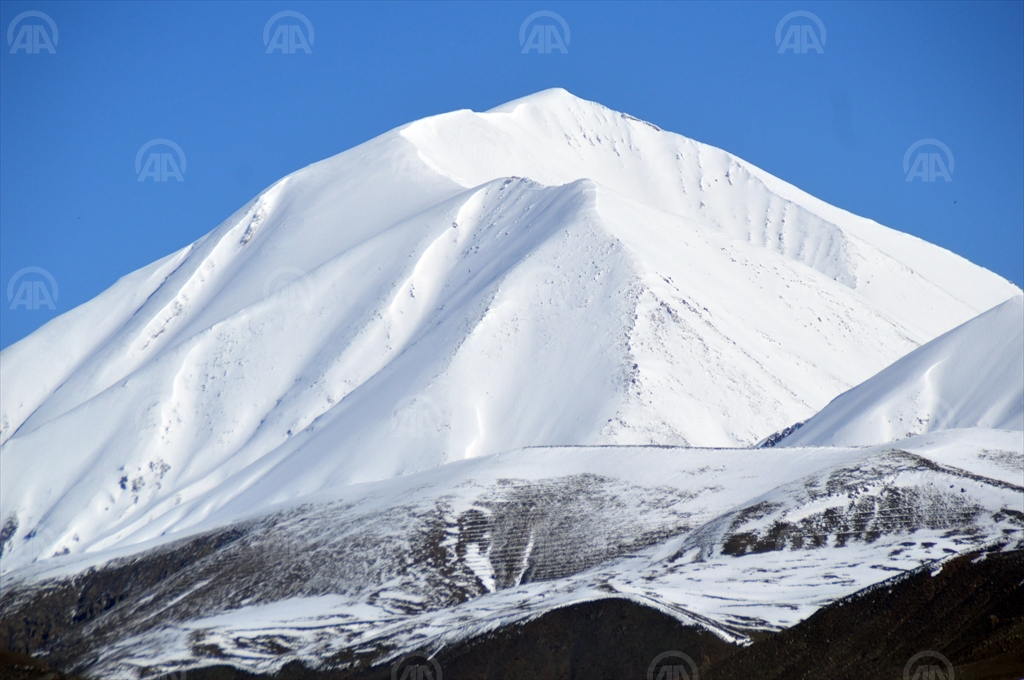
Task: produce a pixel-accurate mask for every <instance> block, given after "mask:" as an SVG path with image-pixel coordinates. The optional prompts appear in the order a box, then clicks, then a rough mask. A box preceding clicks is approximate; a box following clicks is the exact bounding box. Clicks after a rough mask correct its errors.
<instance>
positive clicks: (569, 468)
mask: <svg viewBox="0 0 1024 680" xmlns="http://www.w3.org/2000/svg"><path fill="white" fill-rule="evenodd" d="M1017 434H1018V433H1014V432H1006V431H993V430H983V429H977V428H976V429H971V430H951V431H946V432H941V433H935V434H933V435H926V436H921V437H917V438H913V439H908V440H906V441H904V442H902V443H901V446H900V448H898V449H896V448H893V447H891V446H888V445H887V446H878V447H869V448H838V447H837V448H779V449H731V450H708V449H680V448H672V447H632V448H630V447H564V448H555V449H550V448H536V449H526V450H519V451H513V452H507V453H503V454H494V455H491V456H485V457H479V458H475V459H472V460H466V461H460V462H456V463H452V464H450V465H448V466H445V467H443V468H436V469H434V470H429V471H425V472H422V473H418V474H413V475H406V476H403V477H399V478H394V479H390V480H385V481H382V482H375V483H370V484H363V485H356V486H352V487H348V488H347V489H345V490H343V491H341V492H339V493H337V494H327V495H321V496H319V497H307V498H305V499H303V500H302V501H295V502H292V503H288V504H285V505H283V506H279V507H277V508H274V509H273V511H272V512H271V513H269V514H267V515H262V516H254V517H246V518H244V519H243V520H242V521H240V522H238V523H234V524H229V525H222V524H220V523H219V522H217V521H215V520H214V521H211V522H210V526H208V527H206V528H205V530H204V531H202V532H200V533H197V534H195V535H193V536H192V537H190V538H189V539H184V540H181V541H178V542H176V543H173V544H170V545H164V546H159V545H157V547H155V548H154V549H153V550H152V551H147V552H136V553H134V554H129V553H130V551H128V550H127V549H121V550H115V551H111V552H108V553H105V554H102V553H89V554H85V555H65V556H60V557H55V558H52V559H48V560H41V561H40V562H38V563H36V564H35V565H33V566H32V567H30V568H28V569H26V570H22V571H21V572H20V575H18V576H16V577H12V576H11V575H8V576H7V577H5V579H4V582H3V586H4V588H3V593H4V595H3V598H2V599H0V611H3V612H5V613H6V615H7V616H8V617H13V618H14V619H15V620H18V621H20V620H21V618H22V614H21V612H22V609H21V608H22V607H23V606H26V602H28V603H29V605H28V606H32V605H31V601H32V600H31V598H33V597H35V598H42V599H41V600H37V601H36V603H35V605H34V607H35V609H34V610H33V611H45V612H47V617H48V620H51V621H52V620H53V618H52V617H57V619H59V618H60V617H61V616H67V617H69V618H71V617H81V616H83V614H82V612H85V611H87V610H89V608H90V606H91V605H90V603H91V602H92V601H93V600H94V599H96V600H98V601H101V602H107V601H108V600H109V601H116V605H114V606H109V605H107V606H105V607H97V608H96V612H97V613H96V614H94V615H92V616H88V617H86V623H81V624H79V626H78V628H77V629H76V630H75V631H74V632H73V633H72V634H70V635H66V636H62V637H58V636H52V637H51V640H50V642H49V643H48V644H47V645H46V646H45V649H44V650H40V651H45V652H47V654H48V656H47V658H49V659H61V660H62V661H61V663H62V665H67V664H70V665H71V666H73V667H74V668H76V669H77V670H80V671H82V672H85V673H87V674H89V675H90V676H92V677H104V678H134V677H138V676H144V675H145V674H144V673H141V672H139V669H149V673H148V674H149V675H152V674H154V673H159V672H164V671H170V670H181V669H182V668H193V667H196V666H202V665H207V664H223V663H230V664H232V665H236V666H237V667H240V668H243V669H246V670H249V671H258V672H266V671H271V670H275V669H279V668H281V667H282V666H283V665H284V664H286V663H288V662H290V661H294V660H297V659H298V660H302V661H304V662H305V663H307V664H309V665H314V666H321V665H322V664H326V665H327V666H328V667H332V666H334V667H337V666H344V664H346V663H349V662H350V661H351V660H352V659H356V658H363V659H377V660H380V659H383V658H388V657H392V658H393V657H396V656H399V655H401V654H403V653H405V652H408V651H411V650H412V649H416V648H426V649H432V650H436V649H438V648H439V647H441V646H443V645H445V644H451V643H453V642H456V641H458V640H463V639H466V638H468V637H472V636H473V635H476V634H480V633H482V632H485V631H487V630H489V629H493V628H495V627H497V626H500V625H504V624H508V623H511V622H515V621H523V620H525V619H528V618H531V617H534V616H538V615H540V614H542V613H544V612H545V611H549V610H550V609H551V608H553V607H557V606H561V605H564V604H569V603H573V602H580V601H585V600H592V599H596V598H604V597H627V598H630V599H633V600H635V601H637V602H640V603H643V604H646V605H649V606H654V607H657V608H659V609H661V610H662V611H665V612H666V613H668V614H670V615H671V616H674V617H676V618H677V619H679V620H680V621H682V622H684V623H686V624H689V625H699V626H703V627H705V628H708V629H709V630H712V631H714V632H715V633H716V634H718V635H720V636H721V637H723V638H725V639H727V640H730V641H733V642H736V641H743V640H744V639H746V637H747V636H748V634H749V633H750V631H751V629H760V630H764V629H768V630H773V629H778V628H781V627H786V626H790V625H793V624H795V623H797V622H798V621H800V620H802V619H804V618H806V617H807V616H809V615H810V614H812V613H813V612H814V611H816V610H817V609H818V608H819V607H820V606H822V605H824V604H826V603H828V602H831V601H833V600H835V599H837V598H839V597H842V596H845V595H848V594H849V593H851V592H854V591H856V590H859V589H861V588H863V587H866V586H868V585H870V584H873V583H876V582H878V581H881V580H883V579H886V578H888V577H889V576H891V575H893V574H894V573H898V572H900V571H903V570H907V569H913V568H916V567H918V566H920V565H921V564H922V563H928V562H930V561H933V560H939V559H942V558H944V557H946V556H949V555H953V554H959V553H962V552H965V551H970V550H975V549H978V548H980V547H983V546H990V547H999V546H1001V547H1003V548H1021V547H1024V514H1022V513H1021V512H1020V499H1021V497H1022V494H1024V486H1022V478H1021V476H1022V474H1024V443H1022V442H1021V439H1020V437H1019V436H1017ZM200 528H201V529H202V527H200ZM158 543H159V541H155V542H154V543H153V545H156V544H158ZM143 547H145V546H143ZM119 553H120V554H121V555H123V556H122V557H120V558H118V557H117V556H118V554H119ZM111 558H116V559H114V560H113V561H111V562H107V561H108V560H110V559H111ZM104 562H107V564H106V565H105V566H100V565H102V564H103V563H104ZM92 566H98V567H99V570H98V571H95V572H91V571H89V567H92ZM83 574H85V576H84V577H83ZM47 597H49V598H52V601H47V600H46V599H45V598H47ZM25 598H27V600H26V599H25ZM61 602H64V603H71V604H72V605H73V606H70V607H68V606H63V607H62V606H59V604H58V603H61ZM53 612H57V613H54V614H51V613H53ZM34 617H35V615H34V614H33V615H29V616H28V617H27V620H35V618H34ZM0 623H3V620H2V617H0Z"/></svg>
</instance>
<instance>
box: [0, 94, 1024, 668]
mask: <svg viewBox="0 0 1024 680" xmlns="http://www.w3.org/2000/svg"><path fill="white" fill-rule="evenodd" d="M1019 295H1020V289H1018V288H1016V287H1015V286H1013V285H1012V284H1010V283H1009V282H1007V281H1005V280H1003V279H1001V278H999V277H998V276H996V275H994V274H992V273H991V272H988V271H986V270H984V269H981V268H979V267H977V266H975V265H972V264H971V263H969V262H967V261H966V260H964V259H962V258H960V257H958V256H956V255H954V254H952V253H950V252H948V251H945V250H942V249H940V248H938V247H936V246H933V245H931V244H928V243H925V242H923V241H921V240H919V239H916V238H913V237H911V236H908V235H906V234H901V233H899V232H896V231H893V230H891V229H888V228H886V227H883V226H881V225H878V224H876V223H874V222H871V221H869V220H865V219H863V218H859V217H856V216H854V215H851V214H849V213H847V212H844V211H842V210H839V209H837V208H834V207H832V206H829V205H827V204H825V203H823V202H821V201H819V200H817V199H815V198H813V197H811V196H808V195H807V194H805V193H803V192H801V191H799V190H798V189H796V188H794V187H792V186H790V185H787V184H786V183H784V182H782V181H781V180H779V179H777V178H774V177H772V176H770V175H768V174H767V173H765V172H764V171H762V170H760V169H758V168H756V167H754V166H752V165H750V164H749V163H746V162H744V161H742V160H740V159H738V158H736V157H734V156H731V155H730V154H728V153H726V152H724V151H721V150H718V149H714V148H712V147H708V146H706V145H703V144H700V143H698V142H694V141H692V140H689V139H686V138H685V137H681V136H679V135H675V134H672V133H668V132H665V131H662V130H660V129H658V128H657V127H655V126H653V125H651V124H649V123H645V122H643V121H639V120H637V119H635V118H632V117H630V116H627V115H625V114H620V113H616V112H614V111H611V110H609V109H607V108H605V107H602V106H600V105H598V104H595V103H592V102H586V101H583V100H580V99H578V98H576V97H573V96H572V95H570V94H568V93H567V92H565V91H562V90H550V91H545V92H541V93H539V94H536V95H533V96H531V97H527V98H525V99H521V100H517V101H515V102H511V103H509V104H506V105H504V106H501V107H499V108H497V109H493V110H492V111H489V112H487V113H474V112H470V111H459V112H455V113H450V114H445V115H440V116H435V117H432V118H427V119H424V120H421V121H417V122H415V123H411V124H409V125H406V126H404V127H402V128H399V129H396V130H394V131H391V132H389V133H386V134H384V135H382V136H380V137H378V138H376V139H374V140H371V141H369V142H367V143H365V144H363V145H361V146H358V147H356V148H354V149H351V150H349V151H347V152H345V153H342V154H339V155H338V156H335V157H333V158H330V159H328V160H325V161H322V162H320V163H316V164H314V165H312V166H309V167H308V168H305V169H303V170H300V171H298V172H296V173H294V174H292V175H289V176H288V177H286V178H284V179H282V180H280V181H279V182H277V183H276V184H274V185H273V186H271V187H270V188H268V189H267V190H266V191H264V192H263V193H261V194H260V195H259V196H257V197H256V198H255V199H254V200H253V201H252V202H250V203H249V204H247V205H246V206H243V207H242V208H241V209H240V210H239V211H238V212H237V213H235V214H234V215H232V216H231V217H230V218H228V220H226V221H225V222H224V223H223V224H221V225H220V226H218V227H217V228H216V229H214V230H213V231H212V232H210V233H209V234H207V235H206V236H205V237H203V238H202V239H199V240H198V241H196V242H195V243H193V244H191V245H189V246H188V247H186V248H184V249H182V250H181V251H179V252H177V253H174V254H172V255H170V256H168V257H166V258H164V259H163V260H160V261H158V262H155V263H153V264H151V265H149V266H148V267H145V268H143V269H141V270H139V271H137V272H134V273H132V274H129V275H128V276H126V277H124V278H123V279H121V280H120V281H118V282H117V283H116V284H115V285H114V286H112V287H111V288H110V289H108V290H107V291H105V292H104V293H102V294H101V295H100V296H98V297H97V298H95V299H94V300H92V301H90V302H88V303H86V304H84V305H82V306H81V307H79V308H77V309H74V310H72V311H70V312H68V313H67V314H64V315H62V316H61V317H58V318H57V319H55V320H53V321H52V322H50V323H49V324H47V325H46V326H44V327H43V328H41V329H39V330H38V331H37V332H36V333H34V334H33V335H31V336H29V337H28V338H26V339H24V340H23V341H21V342H19V343H17V344H15V345H12V346H11V347H9V348H7V349H6V350H4V351H3V353H0V371H2V374H0V389H2V394H0V397H2V399H0V441H2V447H0V522H3V524H2V525H0V548H2V553H0V558H2V563H0V572H2V573H3V577H2V578H3V584H4V589H3V590H4V592H3V595H2V596H0V597H2V601H0V605H2V607H0V609H2V610H3V612H4V614H3V615H0V638H3V639H6V641H7V643H8V645H10V646H12V648H13V647H17V648H20V649H24V650H25V651H32V652H36V653H44V654H46V655H48V658H49V659H50V660H51V661H53V665H56V666H59V667H61V668H73V669H76V670H81V671H83V672H88V673H89V674H91V675H96V676H101V677H125V678H128V677H135V676H136V674H138V673H143V672H147V673H148V672H163V671H166V670H171V669H177V668H183V667H196V666H202V665H209V664H210V663H211V660H212V659H219V660H220V661H223V660H224V659H228V660H230V663H232V664H233V665H236V666H238V667H241V668H246V669H249V670H251V671H254V672H256V671H259V672H262V671H268V670H275V669H278V668H280V667H281V666H282V665H283V664H284V663H287V662H288V661H295V660H299V661H302V662H303V663H307V664H310V665H315V666H318V667H319V666H325V665H326V666H331V665H332V664H333V666H331V667H344V666H345V665H346V664H349V665H351V664H358V663H360V662H361V661H360V660H362V659H370V660H371V661H379V660H380V659H382V658H387V657H388V655H395V654H401V653H403V652H404V651H408V650H412V649H417V648H427V647H431V646H433V647H435V648H436V647H437V646H443V645H445V644H447V643H448V642H450V641H452V640H459V639H466V638H467V637H468V636H471V635H473V634H476V633H479V632H481V631H485V630H491V629H494V628H495V627H497V626H500V625H505V624H507V623H511V622H516V621H521V620H524V619H527V618H530V617H533V616H537V615H540V614H541V613H543V612H544V611H549V610H550V609H551V608H552V607H556V606H559V604H565V603H571V602H578V601H582V600H588V599H598V598H602V597H609V596H612V595H614V596H616V597H626V598H629V599H632V600H633V601H635V602H639V603H641V604H646V605H650V606H654V607H657V608H659V609H661V610H662V611H663V612H665V613H667V614H668V615H670V616H672V617H674V618H676V619H678V620H680V621H685V622H688V623H690V624H692V625H698V626H701V627H703V628H705V629H706V630H708V631H711V632H712V633H713V634H715V635H717V636H719V637H721V638H722V639H725V640H727V641H730V642H743V641H745V640H747V639H748V636H749V634H750V631H751V630H777V629H780V628H785V627H788V626H791V625H793V624H795V623H797V622H798V621H800V620H801V619H803V618H805V617H806V616H808V615H809V614H811V613H813V612H814V611H815V610H816V609H817V608H819V607H820V606H821V605H822V604H824V603H827V602H829V601H832V600H834V599H836V598H838V597H842V596H844V595H847V594H849V593H850V592H852V591H853V590H856V589H858V588H861V587H864V586H866V585H870V584H871V583H874V582H877V581H878V580H880V579H882V578H885V577H886V576H887V575H889V574H890V573H891V572H892V571H899V570H904V569H910V568H913V567H917V566H918V565H920V564H921V563H922V562H927V561H929V560H936V559H940V558H942V557H943V556H945V555H953V554H960V553H962V552H964V551H967V550H975V549H979V548H991V547H993V546H995V547H1021V546H1022V543H1021V541H1022V538H1021V532H1022V528H1024V515H1022V514H1021V513H1020V512H1019V508H1017V506H1019V499H1020V495H1021V493H1024V487H1021V486H1020V475H1021V472H1022V471H1024V467H1022V460H1024V442H1021V435H1020V431H1019V430H1020V429H1021V422H1020V420H1021V417H1020V415H1019V411H1020V405H1019V403H1020V402H1019V397H1018V402H1016V403H1017V405H1015V403H1014V402H1013V398H1014V397H1013V395H1014V394H1017V395H1019V394H1020V391H1019V388H1020V385H1019V382H1018V383H1014V382H1013V380H1012V376H1010V377H1009V378H1006V381H1005V384H1004V383H999V385H998V386H997V387H991V385H990V383H989V382H988V378H985V380H984V381H977V380H976V381H975V382H972V380H971V376H972V373H974V374H975V377H977V375H978V373H977V371H979V370H981V369H982V368H984V367H987V368H986V369H985V370H988V371H989V373H985V374H984V375H986V376H988V375H990V374H991V375H993V376H995V375H998V374H1000V373H1001V372H1003V373H1005V372H1006V371H1010V370H1013V367H1014V366H1020V363H1021V361H1020V358H1019V354H1017V355H1014V354H1013V352H1014V351H1019V347H1018V346H1019V344H1020V329H1019V318H1020V298H1019V297H1017V298H1016V300H1011V298H1014V297H1015V296H1019ZM1007 300H1010V302H1006V303H1005V304H1003V305H1002V306H1000V307H997V308H996V309H994V310H993V311H992V312H989V313H987V314H985V315H983V316H981V317H977V315H978V314H979V313H980V312H983V311H985V310H988V309H991V308H993V307H996V305H1000V303H1004V302H1005V301H1007ZM1015 305H1016V306H1015ZM1014 310H1016V311H1014ZM1014 314H1016V317H1014V316H1013V315H1014ZM975 317H977V318H975ZM972 319H974V320H973V321H971V320H972ZM1015 319H1017V320H1016V321H1015ZM965 322H967V324H966V325H964V326H961V324H964V323H965ZM1014 323H1017V324H1018V327H1017V331H1016V332H1017V336H1015V337H1016V338H1017V340H1013V338H1012V337H1011V336H1012V330H1013V328H1014V326H1013V324H1014ZM958 326H959V328H957V329H956V330H952V332H949V331H951V329H954V328H956V327H958ZM947 332H949V333H948V334H947V335H943V336H942V337H941V338H939V339H938V340H934V342H932V343H931V344H928V345H925V346H924V347H921V348H920V349H917V348H919V347H920V346H921V345H924V344H925V343H928V342H929V341H933V339H935V338H937V337H938V336H940V335H942V334H944V333H947ZM1007 333H1009V334H1010V335H1006V334H1007ZM993 336H996V337H995V339H993ZM950 338H953V340H950ZM984 338H987V339H988V340H990V341H991V342H989V343H988V344H985V345H984V348H985V349H983V350H978V349H977V347H978V344H977V343H978V342H979V341H980V339H984ZM1014 342H1016V345H1015V344H1014ZM915 349H917V351H916V352H913V350H915ZM908 352H912V353H911V354H909V355H908ZM905 355H907V356H906V357H905V358H904V359H902V360H901V361H899V362H897V363H896V364H893V362H895V361H897V360H898V359H900V357H904V356H905ZM995 355H998V357H996V358H993V356H995ZM1015 356H1016V359H1015V358H1014V357H1015ZM915 357H917V358H915ZM922 357H923V358H922ZM942 361H945V362H946V363H945V364H942V366H945V368H941V370H931V368H932V367H934V366H935V365H937V364H936V362H942ZM1014 361H1016V362H1017V363H1016V364H1014ZM886 367H889V368H888V369H887V368H886ZM883 369H886V370H884V371H883ZM880 371H881V373H880ZM876 374H877V375H876ZM873 375H875V376H876V377H875V378H873V379H872V380H871V381H868V382H867V383H864V384H863V385H861V386H860V387H858V388H856V389H854V390H853V391H852V392H847V393H846V394H845V395H844V396H843V397H840V398H838V399H836V397H837V395H840V394H841V393H843V392H844V391H846V390H849V389H850V388H851V387H853V386H855V385H858V384H859V383H862V382H863V381H865V380H867V379H868V378H870V377H871V376H873ZM887 375H888V376H894V377H890V378H885V377H884V376H887ZM880 378H881V380H880ZM922 381H923V382H922ZM922 385H923V386H924V387H922ZM1015 386H1016V387H1015ZM925 388H928V389H933V388H934V389H933V391H932V392H929V391H927V389H925ZM1014 389H1017V391H1016V392H1014ZM972 390H973V391H972ZM922 394H923V395H924V396H923V397H922V396H921V395H922ZM851 395H854V396H851ZM936 395H938V396H940V397H941V399H942V400H944V403H946V404H948V405H950V408H951V409H952V411H950V413H953V412H955V416H954V415H949V414H947V415H945V416H941V417H942V418H943V420H942V422H939V420H938V416H937V415H936V413H935V412H933V411H929V410H928V409H929V408H930V407H929V405H930V404H933V402H934V403H940V402H935V401H934V399H933V397H935V396H936ZM1007 395H1009V396H1007ZM833 399H835V401H834V402H833V403H832V404H831V405H829V406H828V407H826V404H829V402H830V401H831V400H833ZM915 399H917V400H918V401H915ZM921 399H925V400H926V401H920V400H921ZM927 399H932V401H927ZM1007 399H1009V401H1007ZM851 404H852V406H850V405H851ZM908 404H911V405H915V406H914V408H917V410H913V408H911V407H910V406H908ZM823 407H826V408H825V410H824V411H822V412H821V413H820V414H819V415H817V416H814V414H815V413H817V412H818V411H819V410H821V409H822V408H823ZM908 409H910V410H908ZM1015 409H1016V410H1015ZM911 411H912V412H911ZM922 413H923V414H924V415H923V416H922V415H921V414H922ZM1015 413H1016V414H1017V415H1016V416H1015V415H1014V414H1015ZM833 414H834V415H833ZM879 414H881V415H879ZM939 415H941V414H939ZM811 416H814V417H813V418H812V417H811ZM894 417H895V418H896V419H897V420H898V419H899V417H903V418H904V421H905V423H904V424H905V425H906V423H909V421H907V418H908V417H913V418H919V419H920V418H922V417H923V418H924V419H925V421H926V422H927V423H929V425H928V426H927V427H924V426H922V427H920V428H918V429H915V427H916V426H911V425H906V426H905V427H904V426H902V425H901V426H899V427H897V426H895V425H892V424H891V423H892V422H893V418H894ZM809 418H810V420H808V419H809ZM879 418H881V419H882V420H884V421H885V422H886V423H889V425H886V426H884V427H881V426H879V425H878V419H879ZM805 420H806V421H807V424H806V425H804V426H803V427H802V428H801V429H799V430H797V431H796V433H795V434H792V435H790V436H788V437H784V438H782V443H784V444H785V446H780V447H778V448H775V449H744V448H723V447H743V446H749V445H752V444H754V443H756V442H757V441H759V440H760V439H761V438H762V437H764V436H765V435H766V434H767V433H770V432H773V431H778V430H780V429H781V428H783V427H786V426H788V425H791V424H793V423H796V422H802V421H805ZM819 423H821V424H819ZM932 423H934V425H931V424H932ZM952 427H959V428H963V427H970V428H971V429H954V430H948V431H941V432H939V431H935V432H933V430H945V429H947V428H952ZM1000 428H1001V429H1000ZM1007 428H1009V429H1007ZM913 434H917V435H919V436H917V437H911V438H908V439H901V440H900V441H898V442H894V441H892V440H894V439H898V438H902V437H903V436H904V435H913ZM798 436H799V437H805V438H806V439H797V437H798ZM865 437H867V438H868V439H871V441H870V442H865V441H864V438H865ZM801 442H804V443H803V444H801ZM861 443H871V444H876V445H875V446H869V447H866V448H865V447H860V446H858V445H859V444H861ZM822 445H828V447H827V448H820V446H822ZM807 447H819V448H807ZM823 579H824V580H823ZM40 612H44V613H45V616H44V618H45V623H41V624H39V625H35V624H32V625H29V624H28V623H26V622H33V621H37V618H36V617H37V616H43V615H42V614H40Z"/></svg>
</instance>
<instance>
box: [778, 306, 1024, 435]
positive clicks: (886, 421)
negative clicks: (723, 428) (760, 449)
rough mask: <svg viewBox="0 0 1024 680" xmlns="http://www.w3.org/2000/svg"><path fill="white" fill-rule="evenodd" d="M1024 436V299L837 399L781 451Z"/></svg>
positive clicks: (974, 321) (970, 323) (955, 332)
mask: <svg viewBox="0 0 1024 680" xmlns="http://www.w3.org/2000/svg"><path fill="white" fill-rule="evenodd" d="M970 427H983V428H994V429H1000V430H1024V297H1021V296H1017V297H1015V298H1012V299H1010V300H1007V301H1006V302H1004V303H1003V304H1001V305H999V306H998V307H995V308H993V309H991V310H989V311H987V312H985V313H984V314H982V315H981V316H978V317H976V318H974V319H971V320H970V321H968V322H966V323H965V324H963V325H962V326H958V327H956V328H954V329H953V330H951V331H949V332H948V333H946V334H945V335H942V336H941V337H938V338H936V339H935V340H932V341H931V342H929V343H928V344H926V345H924V346H923V347H919V348H918V349H916V350H914V351H913V352H911V353H910V354H908V355H907V356H905V357H903V358H902V359H900V360H899V361H897V362H896V363H894V364H893V365H892V366H889V367H887V368H885V369H884V370H883V371H881V372H880V373H879V374H878V375H876V376H874V377H872V378H871V379H869V380H867V381H865V382H864V383H862V384H860V385H858V386H857V387H855V388H853V389H852V390H850V391H848V392H844V393H843V394H841V395H840V396H838V397H836V399H835V400H834V401H832V403H830V404H829V405H828V406H826V407H825V408H824V409H822V411H821V412H820V413H818V414H817V415H815V416H814V417H813V418H811V419H810V420H809V421H807V422H806V423H804V424H803V425H802V426H801V427H799V428H798V429H796V430H795V431H793V432H792V434H790V435H789V436H787V437H785V438H782V439H779V440H778V441H777V442H776V445H778V446H863V445H869V444H881V443H884V442H891V441H896V440H898V439H904V438H906V437H910V436H913V435H917V434H922V433H926V432H933V431H935V430H950V429H957V428H970Z"/></svg>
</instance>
